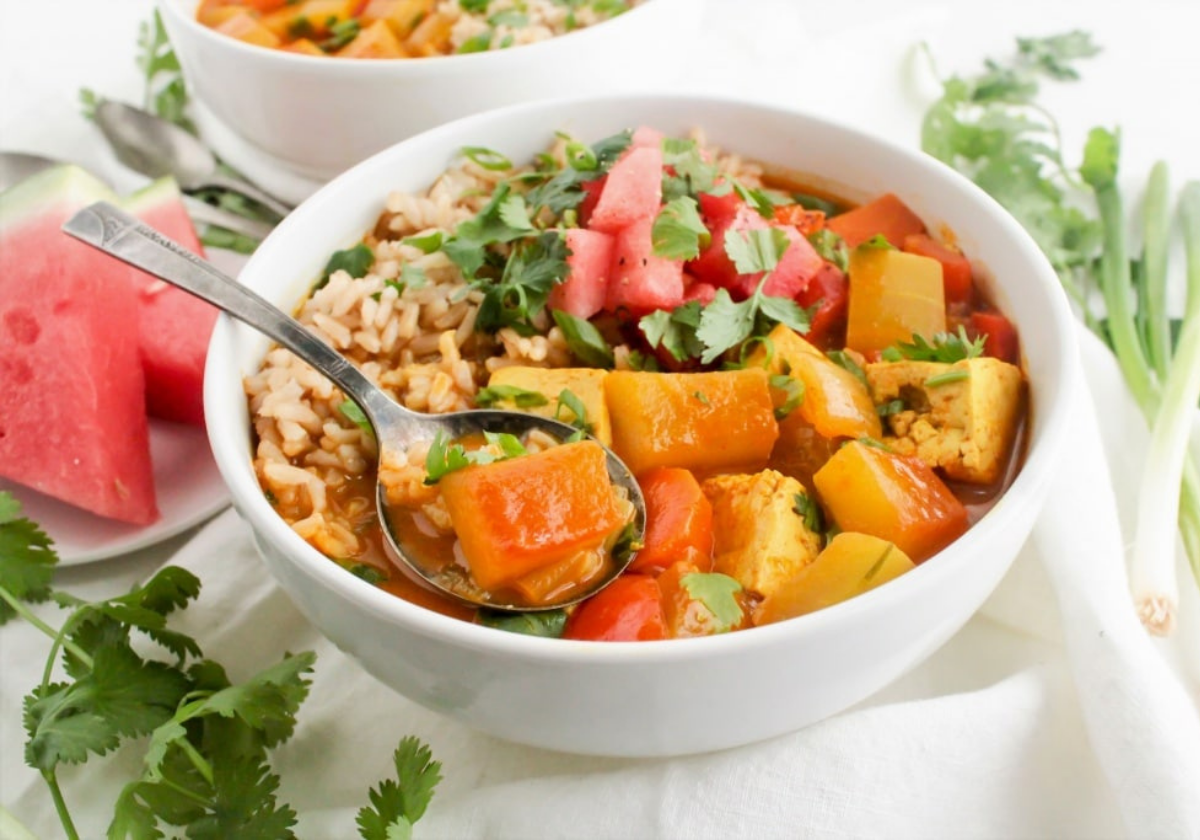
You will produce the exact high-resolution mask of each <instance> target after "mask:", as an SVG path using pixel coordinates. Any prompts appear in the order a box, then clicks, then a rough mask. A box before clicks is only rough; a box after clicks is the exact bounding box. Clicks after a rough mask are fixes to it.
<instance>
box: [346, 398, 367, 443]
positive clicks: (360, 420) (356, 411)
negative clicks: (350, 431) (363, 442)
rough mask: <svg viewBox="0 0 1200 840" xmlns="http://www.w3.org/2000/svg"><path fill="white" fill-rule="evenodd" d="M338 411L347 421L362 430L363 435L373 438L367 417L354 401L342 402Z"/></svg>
mask: <svg viewBox="0 0 1200 840" xmlns="http://www.w3.org/2000/svg"><path fill="white" fill-rule="evenodd" d="M338 411H340V412H341V413H342V414H343V415H344V416H345V417H346V419H347V420H349V421H350V422H352V423H353V424H354V425H355V426H358V428H360V429H362V432H363V434H364V435H367V436H368V437H372V438H373V437H375V429H374V427H372V426H371V421H370V420H368V419H367V415H366V414H364V413H363V410H362V409H361V408H359V406H358V403H356V402H355V401H354V400H344V401H343V402H342V403H341V404H340V405H339V406H338Z"/></svg>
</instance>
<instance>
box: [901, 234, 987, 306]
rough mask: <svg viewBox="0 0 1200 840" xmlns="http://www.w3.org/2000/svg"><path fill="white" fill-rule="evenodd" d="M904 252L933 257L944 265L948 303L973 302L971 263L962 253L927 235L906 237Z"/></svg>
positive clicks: (944, 281) (943, 271)
mask: <svg viewBox="0 0 1200 840" xmlns="http://www.w3.org/2000/svg"><path fill="white" fill-rule="evenodd" d="M904 250H905V251H907V252H908V253H910V254H919V255H921V256H922V257H932V258H933V259H935V260H937V261H938V262H940V263H941V264H942V282H943V284H944V285H945V287H946V302H947V303H966V302H969V301H970V300H971V294H972V283H971V262H970V260H968V259H967V258H966V257H965V256H963V253H962V251H959V250H958V249H957V248H951V247H950V246H948V245H943V244H942V243H941V242H938V241H937V240H936V239H934V238H933V237H932V236H929V235H928V234H925V233H910V234H909V235H908V236H906V237H904Z"/></svg>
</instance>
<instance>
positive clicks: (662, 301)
mask: <svg viewBox="0 0 1200 840" xmlns="http://www.w3.org/2000/svg"><path fill="white" fill-rule="evenodd" d="M653 225H654V219H653V218H647V219H643V220H642V221H639V222H637V223H635V224H632V225H629V226H628V227H627V228H625V229H624V230H622V231H621V232H620V233H618V234H617V237H616V243H615V245H614V247H613V259H612V268H611V269H610V270H609V280H608V289H607V294H606V298H605V309H607V310H608V311H609V312H614V313H627V314H630V315H644V314H646V313H647V312H653V311H654V310H655V309H674V308H675V307H677V306H679V305H680V304H681V303H683V263H681V262H680V261H679V260H669V259H666V258H664V257H657V256H655V255H654V251H653V246H652V244H651V238H650V230H651V228H652V227H653Z"/></svg>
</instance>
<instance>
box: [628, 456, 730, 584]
mask: <svg viewBox="0 0 1200 840" xmlns="http://www.w3.org/2000/svg"><path fill="white" fill-rule="evenodd" d="M638 484H639V485H640V486H641V488H642V496H643V497H644V498H645V500H646V536H645V538H644V539H643V543H644V545H643V547H642V548H641V549H640V550H639V551H638V553H637V556H636V557H634V558H633V563H631V564H630V566H629V571H631V572H648V573H652V574H653V573H658V572H661V571H663V570H664V569H666V568H667V566H670V565H671V564H672V563H675V562H677V561H680V560H686V561H688V562H690V563H692V564H694V565H695V566H696V567H697V571H705V572H707V571H709V570H710V569H712V551H713V511H712V504H711V503H710V502H709V501H708V497H706V496H705V495H704V492H703V491H702V490H701V489H700V482H698V481H696V477H695V476H694V475H692V474H691V473H690V472H688V471H687V470H681V469H679V468H677V467H656V468H655V469H652V470H650V471H649V472H647V473H645V474H644V475H642V476H641V477H640V478H639V479H638Z"/></svg>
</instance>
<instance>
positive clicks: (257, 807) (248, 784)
mask: <svg viewBox="0 0 1200 840" xmlns="http://www.w3.org/2000/svg"><path fill="white" fill-rule="evenodd" d="M278 788H279V777H278V776H276V775H274V774H273V773H272V772H271V769H270V767H269V766H268V765H267V763H266V761H265V760H264V759H263V758H261V757H258V756H255V757H244V758H241V759H236V760H232V761H229V762H220V763H216V764H214V766H213V781H212V798H211V801H210V802H209V803H208V805H207V809H206V810H207V811H208V813H206V814H205V815H204V816H202V817H199V818H197V819H193V820H191V821H190V822H189V824H188V837H190V838H194V840H222V838H226V837H238V838H245V839H246V840H276V838H284V837H294V836H295V835H294V834H293V833H292V831H291V828H292V826H294V825H295V824H296V812H295V811H294V810H292V808H291V806H289V805H282V806H280V805H277V804H276V799H275V792H276V791H277V790H278Z"/></svg>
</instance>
